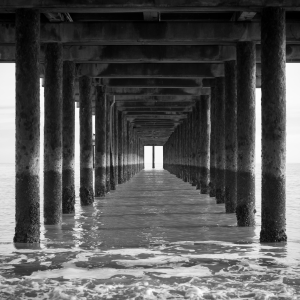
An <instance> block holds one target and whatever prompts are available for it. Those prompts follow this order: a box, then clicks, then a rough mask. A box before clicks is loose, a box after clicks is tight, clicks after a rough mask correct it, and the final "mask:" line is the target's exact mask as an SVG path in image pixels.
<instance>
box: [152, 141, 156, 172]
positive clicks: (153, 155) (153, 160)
mask: <svg viewBox="0 0 300 300" xmlns="http://www.w3.org/2000/svg"><path fill="white" fill-rule="evenodd" d="M152 169H155V146H152Z"/></svg>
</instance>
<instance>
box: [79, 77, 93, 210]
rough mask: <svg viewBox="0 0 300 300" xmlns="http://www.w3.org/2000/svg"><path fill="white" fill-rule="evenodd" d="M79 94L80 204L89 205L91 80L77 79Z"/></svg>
mask: <svg viewBox="0 0 300 300" xmlns="http://www.w3.org/2000/svg"><path fill="white" fill-rule="evenodd" d="M79 93H80V110H79V119H80V202H81V205H90V204H92V203H93V202H94V191H93V128H92V99H91V79H90V78H89V77H87V76H82V77H80V78H79Z"/></svg>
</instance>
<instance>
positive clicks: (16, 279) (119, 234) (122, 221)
mask: <svg viewBox="0 0 300 300" xmlns="http://www.w3.org/2000/svg"><path fill="white" fill-rule="evenodd" d="M77 170H78V169H77ZM256 170H257V175H256V201H257V205H256V206H257V214H256V222H257V224H256V226H255V227H252V228H238V227H236V220H235V215H234V214H225V213H224V205H216V204H215V201H214V200H213V199H212V198H210V197H208V196H206V195H199V193H198V191H196V190H195V189H194V187H192V186H190V185H189V184H188V183H184V182H182V181H181V180H179V179H177V178H176V177H175V176H174V175H171V174H169V173H168V172H167V171H164V170H155V171H153V170H144V171H142V172H141V173H140V174H138V175H137V176H135V177H134V178H132V179H131V180H130V181H129V182H128V183H126V184H124V185H120V186H118V188H117V191H114V192H111V193H110V194H109V195H107V197H105V198H102V199H100V198H96V200H95V203H94V205H93V206H90V207H80V204H79V199H78V198H77V201H76V213H75V214H74V215H64V216H63V224H62V227H61V228H56V227H51V226H47V227H45V226H44V225H41V239H42V240H41V244H40V245H28V246H26V245H22V244H13V243H12V239H13V235H14V214H15V209H14V207H15V203H14V182H15V181H14V165H12V164H0V182H1V185H0V195H1V209H0V232H1V235H0V299H1V300H2V299H57V300H58V299H70V300H76V299H86V300H87V299H136V300H138V299H153V300H154V299H161V300H162V299H300V164H290V165H287V235H288V242H287V243H275V244H260V243H259V232H260V203H259V202H260V181H261V178H260V166H257V169H256ZM78 175H79V173H78V172H77V174H76V186H77V188H76V191H77V193H78V190H79V187H78V185H79V181H78V180H79V176H78ZM41 190H42V186H41ZM41 194H42V193H41ZM77 196H78V195H77ZM41 205H42V203H41ZM42 210H43V209H42V207H41V222H43V218H42Z"/></svg>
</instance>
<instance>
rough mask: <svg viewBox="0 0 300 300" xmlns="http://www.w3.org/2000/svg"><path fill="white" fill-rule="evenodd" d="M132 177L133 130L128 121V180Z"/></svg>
mask: <svg viewBox="0 0 300 300" xmlns="http://www.w3.org/2000/svg"><path fill="white" fill-rule="evenodd" d="M130 178H131V130H130V123H129V122H128V121H127V180H130Z"/></svg>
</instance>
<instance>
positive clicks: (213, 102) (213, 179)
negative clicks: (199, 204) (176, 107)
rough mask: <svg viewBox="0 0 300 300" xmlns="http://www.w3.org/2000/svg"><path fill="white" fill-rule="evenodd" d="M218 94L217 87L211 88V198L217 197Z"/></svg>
mask: <svg viewBox="0 0 300 300" xmlns="http://www.w3.org/2000/svg"><path fill="white" fill-rule="evenodd" d="M215 96H216V93H215V87H211V93H210V124H211V129H210V182H209V196H210V197H215V196H216V115H215V113H216V109H215V107H216V97H215Z"/></svg>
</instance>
